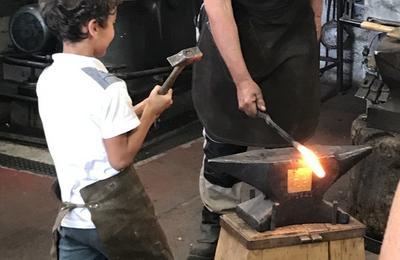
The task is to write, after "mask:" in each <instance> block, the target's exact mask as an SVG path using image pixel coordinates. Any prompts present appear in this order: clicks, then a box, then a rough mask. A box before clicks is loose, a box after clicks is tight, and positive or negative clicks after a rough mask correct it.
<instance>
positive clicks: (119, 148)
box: [104, 108, 157, 170]
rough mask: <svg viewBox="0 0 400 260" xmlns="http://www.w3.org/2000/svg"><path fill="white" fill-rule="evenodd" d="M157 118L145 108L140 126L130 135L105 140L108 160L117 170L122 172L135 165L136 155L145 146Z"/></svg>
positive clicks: (129, 133)
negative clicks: (144, 143)
mask: <svg viewBox="0 0 400 260" xmlns="http://www.w3.org/2000/svg"><path fill="white" fill-rule="evenodd" d="M156 118H157V116H156V115H155V114H154V113H151V112H150V111H149V109H146V108H144V109H143V113H142V116H141V118H140V125H139V126H138V127H137V128H136V129H133V130H131V131H130V132H128V133H125V134H122V135H118V136H116V137H112V138H109V139H104V145H105V147H106V151H107V156H108V160H109V161H110V164H111V166H112V167H113V168H114V169H116V170H121V169H124V168H126V167H128V166H129V165H130V164H132V163H133V160H134V158H135V156H136V154H137V153H138V152H139V150H140V148H141V147H142V145H143V142H144V139H145V138H146V135H147V133H148V131H149V129H150V127H151V125H152V124H153V123H154V121H155V120H156Z"/></svg>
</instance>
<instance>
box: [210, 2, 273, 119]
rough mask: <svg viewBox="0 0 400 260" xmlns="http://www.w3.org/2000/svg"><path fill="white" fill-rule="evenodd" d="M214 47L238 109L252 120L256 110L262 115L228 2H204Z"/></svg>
mask: <svg viewBox="0 0 400 260" xmlns="http://www.w3.org/2000/svg"><path fill="white" fill-rule="evenodd" d="M204 6H205V9H206V11H207V15H208V18H209V21H210V26H211V32H212V35H213V37H214V40H215V44H216V45H217V47H218V50H219V52H220V53H221V56H222V58H223V59H224V61H225V64H226V66H227V67H228V70H229V72H230V74H231V76H232V79H233V81H234V82H235V85H236V89H237V98H238V103H239V109H240V110H242V111H244V112H245V113H246V114H247V115H249V116H255V115H256V112H257V108H258V109H260V110H262V111H265V102H264V99H263V96H262V92H261V89H260V87H259V86H258V85H257V84H256V83H255V82H254V81H253V79H252V78H251V76H250V73H249V71H248V69H247V66H246V64H245V61H244V58H243V54H242V51H241V47H240V41H239V34H238V29H237V25H236V22H235V19H234V16H233V9H232V3H231V0H218V1H217V0H204Z"/></svg>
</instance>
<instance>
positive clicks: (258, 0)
mask: <svg viewBox="0 0 400 260" xmlns="http://www.w3.org/2000/svg"><path fill="white" fill-rule="evenodd" d="M235 1H236V2H238V3H240V4H241V5H242V6H245V7H247V8H248V10H254V11H272V10H276V9H280V8H285V7H287V6H288V5H289V4H290V2H292V1H296V0H235Z"/></svg>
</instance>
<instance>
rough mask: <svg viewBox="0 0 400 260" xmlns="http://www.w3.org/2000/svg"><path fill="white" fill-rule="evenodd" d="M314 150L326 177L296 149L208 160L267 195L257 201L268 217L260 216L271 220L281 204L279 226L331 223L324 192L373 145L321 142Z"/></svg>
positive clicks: (264, 150) (258, 151) (273, 150)
mask: <svg viewBox="0 0 400 260" xmlns="http://www.w3.org/2000/svg"><path fill="white" fill-rule="evenodd" d="M311 150H313V151H314V153H315V154H316V155H317V156H318V158H319V160H320V162H321V164H322V166H323V168H324V170H325V172H326V176H325V177H324V178H319V177H317V176H316V175H315V174H313V173H312V172H311V171H310V170H309V169H308V168H307V167H305V166H304V164H302V163H301V155H300V154H299V153H298V152H297V150H295V149H294V148H279V149H262V150H252V151H248V152H245V153H241V154H235V155H230V156H225V157H220V158H216V159H212V160H209V162H210V163H211V164H213V165H214V167H218V169H219V170H222V171H224V172H225V173H227V174H229V175H231V176H233V177H235V178H237V179H239V180H241V181H243V182H246V183H248V184H250V185H251V186H254V187H255V188H257V189H258V190H260V191H261V192H262V193H264V194H265V197H266V198H267V199H268V200H266V201H268V202H265V203H264V204H263V203H260V200H258V202H257V203H256V204H258V205H261V204H263V205H264V206H261V207H266V208H265V209H262V210H261V212H263V213H262V214H267V216H262V217H261V218H265V219H269V217H270V216H268V214H272V212H271V211H272V205H277V203H278V204H279V206H278V208H277V212H276V214H277V215H276V218H277V223H276V226H282V225H290V224H301V223H313V222H330V218H331V216H332V213H331V212H330V208H329V207H328V206H327V204H326V203H325V202H323V199H322V197H323V195H324V193H325V192H326V191H327V190H328V188H329V187H330V186H331V185H332V184H333V183H334V182H335V181H336V180H337V179H339V177H340V176H342V175H343V174H345V173H346V172H347V171H348V170H349V169H350V168H352V167H353V166H354V165H355V164H356V163H357V162H359V161H360V160H361V159H363V158H364V157H365V156H367V155H368V154H369V153H371V151H372V148H371V147H369V146H322V145H318V146H313V147H311ZM246 207H248V206H245V208H246ZM250 207H252V208H253V209H251V210H252V211H253V212H254V210H255V211H257V212H259V210H258V209H254V207H257V205H251V206H250ZM327 207H328V208H327ZM239 209H240V208H239ZM241 210H243V207H242V209H241ZM265 212H267V213H265ZM245 220H246V219H245ZM263 221H264V220H263ZM263 225H265V223H264V224H263ZM267 226H268V225H267ZM255 228H256V229H257V230H259V229H262V228H260V227H255Z"/></svg>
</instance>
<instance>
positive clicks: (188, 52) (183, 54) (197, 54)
mask: <svg viewBox="0 0 400 260" xmlns="http://www.w3.org/2000/svg"><path fill="white" fill-rule="evenodd" d="M202 57H203V53H202V52H201V51H200V49H199V47H197V46H196V47H192V48H188V49H184V50H181V51H180V52H178V53H177V54H175V55H172V56H170V57H168V58H167V60H168V62H169V64H171V66H172V67H175V66H178V65H182V66H187V65H190V64H192V63H194V62H196V61H199V60H201V58H202Z"/></svg>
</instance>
